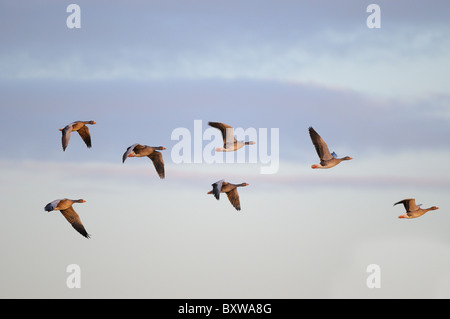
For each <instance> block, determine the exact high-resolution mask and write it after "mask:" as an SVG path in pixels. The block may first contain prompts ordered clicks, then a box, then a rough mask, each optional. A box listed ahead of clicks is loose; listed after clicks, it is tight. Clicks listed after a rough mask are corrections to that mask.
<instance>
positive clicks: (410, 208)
mask: <svg viewBox="0 0 450 319" xmlns="http://www.w3.org/2000/svg"><path fill="white" fill-rule="evenodd" d="M397 204H403V206H404V207H405V209H406V213H405V214H403V215H400V216H398V218H407V219H411V218H417V217H420V216H422V215H423V214H425V213H426V212H429V211H430V210H436V209H439V207H436V206H431V207H429V208H423V209H422V208H420V206H421V205H416V201H415V199H414V198H407V199H403V200H401V201H399V202H397V203H395V204H394V206H395V205H397Z"/></svg>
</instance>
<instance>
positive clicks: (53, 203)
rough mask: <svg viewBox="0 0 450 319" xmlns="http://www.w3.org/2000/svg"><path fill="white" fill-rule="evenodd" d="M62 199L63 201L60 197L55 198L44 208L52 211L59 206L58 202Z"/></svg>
mask: <svg viewBox="0 0 450 319" xmlns="http://www.w3.org/2000/svg"><path fill="white" fill-rule="evenodd" d="M60 201H61V200H60V199H57V200H54V201H53V202H51V203H48V204H47V205H45V208H44V209H45V210H46V211H47V212H51V211H52V210H55V208H56V207H58V204H59V202H60Z"/></svg>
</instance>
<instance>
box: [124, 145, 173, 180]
mask: <svg viewBox="0 0 450 319" xmlns="http://www.w3.org/2000/svg"><path fill="white" fill-rule="evenodd" d="M165 149H166V148H165V147H162V146H157V147H155V146H147V145H141V144H133V145H131V146H130V147H128V148H127V150H126V151H125V153H123V155H122V163H125V160H126V159H127V157H144V156H147V157H148V158H150V159H151V160H152V162H153V165H154V166H155V169H156V172H157V173H158V175H159V177H160V178H164V177H165V172H164V160H163V157H162V154H161V153H160V152H158V151H157V150H165Z"/></svg>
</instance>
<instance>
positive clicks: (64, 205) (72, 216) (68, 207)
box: [44, 198, 90, 238]
mask: <svg viewBox="0 0 450 319" xmlns="http://www.w3.org/2000/svg"><path fill="white" fill-rule="evenodd" d="M85 202H86V201H85V200H84V199H75V200H72V199H67V198H64V199H57V200H54V201H53V202H51V203H48V204H47V205H46V206H45V208H44V209H45V211H47V212H51V211H53V210H59V211H60V212H61V214H63V216H64V217H65V218H66V219H67V221H68V222H69V223H70V224H71V225H72V227H73V228H75V230H76V231H77V232H79V233H80V234H81V235H83V236H84V237H86V238H90V235H89V234H88V233H87V232H86V229H84V226H83V223H82V222H81V219H80V216H78V214H77V213H76V211H75V210H74V209H73V207H72V204H73V203H85Z"/></svg>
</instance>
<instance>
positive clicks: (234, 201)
mask: <svg viewBox="0 0 450 319" xmlns="http://www.w3.org/2000/svg"><path fill="white" fill-rule="evenodd" d="M227 196H228V199H229V200H230V203H231V205H233V207H234V208H236V210H241V203H240V202H239V194H238V192H237V188H234V189H232V190H231V191H229V192H228V193H227Z"/></svg>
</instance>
